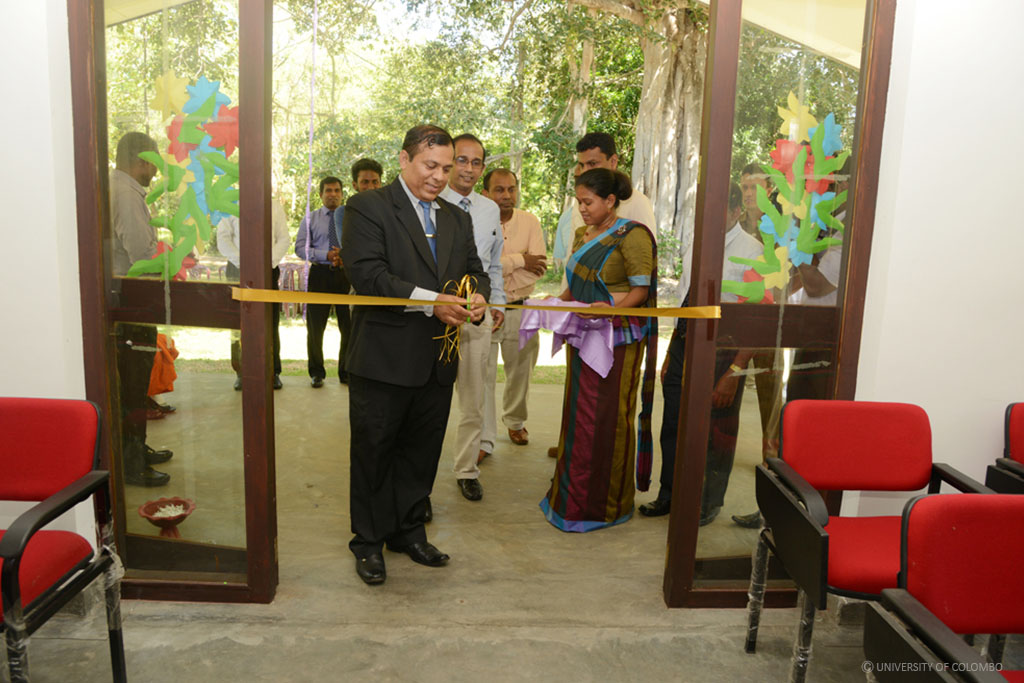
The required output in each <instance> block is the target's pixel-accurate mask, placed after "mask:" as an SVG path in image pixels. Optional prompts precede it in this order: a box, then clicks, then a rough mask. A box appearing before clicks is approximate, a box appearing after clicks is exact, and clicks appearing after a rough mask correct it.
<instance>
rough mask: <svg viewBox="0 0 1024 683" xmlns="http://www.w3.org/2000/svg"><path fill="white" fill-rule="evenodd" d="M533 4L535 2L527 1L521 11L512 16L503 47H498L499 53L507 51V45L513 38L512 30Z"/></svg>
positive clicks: (518, 10)
mask: <svg viewBox="0 0 1024 683" xmlns="http://www.w3.org/2000/svg"><path fill="white" fill-rule="evenodd" d="M532 4H533V0H526V2H524V3H523V4H522V5H520V7H519V9H517V10H516V13H515V14H513V15H512V18H511V19H510V20H509V22H508V29H507V30H506V31H505V38H504V39H503V40H502V41H501V45H499V46H498V52H501V51H502V50H504V49H505V45H507V44H508V39H509V38H511V37H512V29H514V28H515V26H516V20H517V19H518V18H519V15H520V14H522V13H523V12H524V11H526V9H527V8H528V7H529V6H530V5H532Z"/></svg>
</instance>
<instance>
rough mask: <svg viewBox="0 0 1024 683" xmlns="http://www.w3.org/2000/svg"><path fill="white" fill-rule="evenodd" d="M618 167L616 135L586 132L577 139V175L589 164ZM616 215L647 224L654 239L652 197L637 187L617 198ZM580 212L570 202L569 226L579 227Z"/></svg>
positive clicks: (656, 232)
mask: <svg viewBox="0 0 1024 683" xmlns="http://www.w3.org/2000/svg"><path fill="white" fill-rule="evenodd" d="M618 167H619V155H618V152H617V151H616V148H615V139H614V138H613V137H612V136H611V135H608V133H587V134H586V135H584V136H583V137H582V138H580V141H579V142H577V143H576V175H579V174H580V173H583V172H584V171H589V170H590V169H592V168H607V169H609V170H611V171H615V170H617V169H618ZM615 214H616V215H617V216H618V217H619V218H625V219H627V220H631V221H636V222H637V223H641V224H643V225H646V226H647V227H648V228H650V230H651V234H653V235H654V236H655V239H657V235H658V226H657V225H655V220H654V209H653V208H651V200H650V199H648V198H647V195H645V194H644V193H643V192H641V191H640V190H638V189H636V188H635V187H634V188H633V194H632V195H630V197H629V199H626V200H624V201H621V202H619V206H618V207H617V208H616V209H615ZM583 225H584V223H583V216H582V215H580V207H579V205H578V204H575V203H574V204H573V209H572V229H573V231H575V230H577V229H578V228H580V227H582V226H583Z"/></svg>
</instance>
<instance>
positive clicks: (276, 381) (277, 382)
mask: <svg viewBox="0 0 1024 683" xmlns="http://www.w3.org/2000/svg"><path fill="white" fill-rule="evenodd" d="M283 386H284V384H283V383H282V382H281V375H274V388H275V389H280V388H281V387H283Z"/></svg>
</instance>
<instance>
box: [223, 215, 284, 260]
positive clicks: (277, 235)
mask: <svg viewBox="0 0 1024 683" xmlns="http://www.w3.org/2000/svg"><path fill="white" fill-rule="evenodd" d="M270 226H271V231H272V232H271V240H272V242H271V245H270V267H271V268H276V267H277V266H278V265H280V264H281V259H283V258H284V255H285V254H287V253H288V249H289V247H291V245H292V240H291V237H290V236H289V235H288V218H287V217H286V216H285V214H284V208H283V207H282V206H281V205H280V204H279V203H277V202H276V201H272V202H270ZM240 238H241V231H240V230H239V223H238V216H225V217H224V218H222V219H220V223H218V224H217V249H218V251H220V253H221V254H223V256H224V258H226V259H227V260H228V261H231V263H233V264H234V265H235V267H236V268H237V267H239V253H240V251H241V246H240V245H241V239H240Z"/></svg>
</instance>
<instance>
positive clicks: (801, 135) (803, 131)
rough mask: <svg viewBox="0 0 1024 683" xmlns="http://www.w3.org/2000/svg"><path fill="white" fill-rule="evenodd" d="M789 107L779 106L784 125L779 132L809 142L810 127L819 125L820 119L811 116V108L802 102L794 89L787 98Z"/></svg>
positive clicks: (789, 137) (790, 138)
mask: <svg viewBox="0 0 1024 683" xmlns="http://www.w3.org/2000/svg"><path fill="white" fill-rule="evenodd" d="M786 102H787V103H788V104H789V109H785V108H783V107H779V116H781V117H782V125H781V126H779V133H780V134H782V135H785V136H786V138H787V139H789V140H793V141H794V142H809V141H810V139H811V138H810V136H809V135H808V133H807V129H808V128H814V127H815V126H817V125H818V120H817V119H815V118H814V117H813V116H811V110H810V109H808V108H807V107H805V106H804V105H802V104H800V100H798V99H797V98H796V95H794V94H793V92H792V91H790V93H789V97H788V98H787V99H786Z"/></svg>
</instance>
